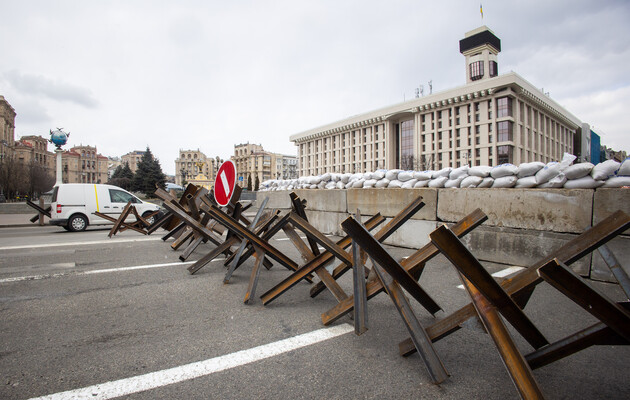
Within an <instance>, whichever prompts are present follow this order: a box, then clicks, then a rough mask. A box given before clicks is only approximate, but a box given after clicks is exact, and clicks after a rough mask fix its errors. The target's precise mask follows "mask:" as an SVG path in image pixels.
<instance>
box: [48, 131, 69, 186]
mask: <svg viewBox="0 0 630 400" xmlns="http://www.w3.org/2000/svg"><path fill="white" fill-rule="evenodd" d="M62 129H63V128H57V130H55V131H53V130H50V139H49V142H50V143H52V144H54V145H55V147H56V149H55V153H57V181H56V182H55V186H58V185H60V184H62V183H63V179H62V175H61V153H63V150H62V149H61V146H63V145H64V144H66V143H68V138H69V137H70V133H65V132H64V131H62Z"/></svg>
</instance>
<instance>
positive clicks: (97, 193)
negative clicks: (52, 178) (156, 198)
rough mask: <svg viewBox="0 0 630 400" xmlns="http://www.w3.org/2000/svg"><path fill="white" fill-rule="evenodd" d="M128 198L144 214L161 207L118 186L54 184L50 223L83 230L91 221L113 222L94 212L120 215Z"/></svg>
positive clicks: (99, 222) (69, 228) (92, 223)
mask: <svg viewBox="0 0 630 400" xmlns="http://www.w3.org/2000/svg"><path fill="white" fill-rule="evenodd" d="M129 201H131V203H132V204H133V206H134V207H135V208H136V210H137V211H138V214H140V215H142V216H146V215H148V214H150V213H152V212H154V211H158V210H159V209H160V207H159V206H158V205H156V204H152V203H149V202H146V201H142V200H140V199H139V198H137V197H136V196H134V195H133V194H131V193H129V192H127V191H126V190H124V189H121V188H119V187H118V186H112V185H101V184H91V183H64V184H61V185H58V186H55V187H54V188H53V194H52V203H51V209H50V213H51V219H50V224H51V225H59V226H62V227H63V228H64V229H66V230H68V231H72V232H79V231H84V230H85V228H87V226H88V225H104V224H111V222H110V221H108V220H106V219H103V218H100V217H97V216H96V215H94V212H95V211H98V212H101V213H103V214H107V215H110V216H111V217H112V218H116V219H118V217H120V214H121V213H122V211H123V209H124V208H125V206H126V205H127V203H128V202H129ZM132 216H133V215H132Z"/></svg>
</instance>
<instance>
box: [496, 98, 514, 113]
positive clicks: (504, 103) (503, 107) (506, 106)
mask: <svg viewBox="0 0 630 400" xmlns="http://www.w3.org/2000/svg"><path fill="white" fill-rule="evenodd" d="M511 116H512V98H511V97H501V98H499V99H497V118H501V117H511Z"/></svg>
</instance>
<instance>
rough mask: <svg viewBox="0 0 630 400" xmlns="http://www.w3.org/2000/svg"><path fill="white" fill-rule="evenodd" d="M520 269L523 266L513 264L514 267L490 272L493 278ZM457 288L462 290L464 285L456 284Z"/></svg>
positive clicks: (501, 276)
mask: <svg viewBox="0 0 630 400" xmlns="http://www.w3.org/2000/svg"><path fill="white" fill-rule="evenodd" d="M522 269H523V267H517V266H514V267H510V268H506V269H503V270H501V271H499V272H495V273H494V274H492V276H494V277H495V278H503V277H504V276H508V275H510V274H513V273H515V272H517V271H520V270H522ZM457 289H462V290H463V289H464V285H459V286H457Z"/></svg>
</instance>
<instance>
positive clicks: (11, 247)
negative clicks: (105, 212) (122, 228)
mask: <svg viewBox="0 0 630 400" xmlns="http://www.w3.org/2000/svg"><path fill="white" fill-rule="evenodd" d="M160 239H162V238H160V237H149V238H138V239H115V240H95V241H92V242H64V243H45V244H25V245H19V246H4V247H0V250H22V249H41V248H44V247H64V246H86V245H91V244H107V243H132V242H147V241H150V240H160Z"/></svg>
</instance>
